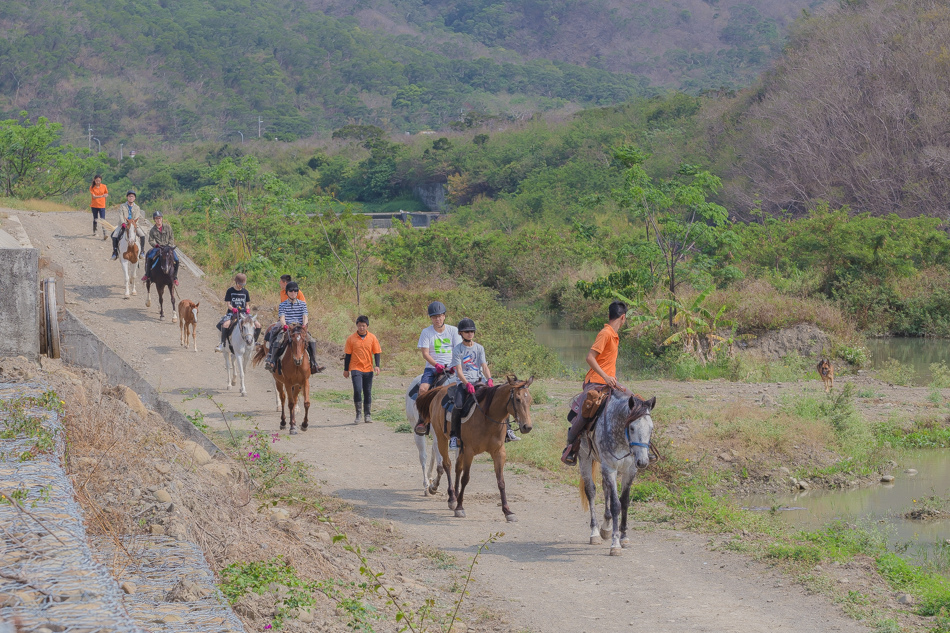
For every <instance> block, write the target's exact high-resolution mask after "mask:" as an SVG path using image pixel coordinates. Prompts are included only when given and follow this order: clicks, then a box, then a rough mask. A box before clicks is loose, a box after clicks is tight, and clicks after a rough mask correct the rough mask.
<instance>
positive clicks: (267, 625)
mask: <svg viewBox="0 0 950 633" xmlns="http://www.w3.org/2000/svg"><path fill="white" fill-rule="evenodd" d="M272 628H274V627H273V626H271V625H270V624H265V625H264V630H265V631H266V630H268V629H272Z"/></svg>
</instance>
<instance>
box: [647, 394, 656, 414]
mask: <svg viewBox="0 0 950 633" xmlns="http://www.w3.org/2000/svg"><path fill="white" fill-rule="evenodd" d="M647 406H648V407H650V411H653V409H655V408H656V396H653V397H652V398H650V399H649V400H647Z"/></svg>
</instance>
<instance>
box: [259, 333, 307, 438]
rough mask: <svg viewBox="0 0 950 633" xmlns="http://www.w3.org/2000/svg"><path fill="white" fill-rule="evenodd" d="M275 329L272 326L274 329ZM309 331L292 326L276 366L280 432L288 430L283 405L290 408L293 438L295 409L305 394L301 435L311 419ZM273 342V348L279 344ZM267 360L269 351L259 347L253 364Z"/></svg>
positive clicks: (295, 427) (295, 417)
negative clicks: (285, 346) (278, 370)
mask: <svg viewBox="0 0 950 633" xmlns="http://www.w3.org/2000/svg"><path fill="white" fill-rule="evenodd" d="M272 327H273V326H272ZM308 338H309V336H308V334H307V328H305V327H304V326H302V325H291V326H290V329H289V330H287V349H286V350H284V353H283V355H282V356H281V357H280V359H278V361H277V366H278V367H279V368H280V372H276V371H275V372H274V385H275V387H276V390H277V395H278V396H279V397H280V428H281V430H283V429H285V428H287V416H286V414H285V412H284V405H285V404H287V405H288V406H289V407H290V434H291V435H296V434H297V414H296V412H295V411H294V409H295V408H296V407H297V398H299V397H300V395H301V393H302V394H303V423H302V424H301V425H300V430H301V431H306V430H307V427H308V426H309V421H308V418H309V416H310V356H309V355H308V354H307V340H308ZM271 340H272V343H271V344H272V345H273V344H276V343H275V342H273V338H272V339H271ZM265 356H267V349H266V348H265V347H264V346H263V345H258V346H257V351H256V352H254V359H253V361H252V362H253V363H254V366H255V367H256V366H257V365H260V364H261V362H262V361H263V360H264V357H265Z"/></svg>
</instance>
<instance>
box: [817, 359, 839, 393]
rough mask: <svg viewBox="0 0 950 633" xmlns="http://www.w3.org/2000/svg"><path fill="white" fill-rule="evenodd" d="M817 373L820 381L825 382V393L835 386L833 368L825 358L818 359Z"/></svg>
mask: <svg viewBox="0 0 950 633" xmlns="http://www.w3.org/2000/svg"><path fill="white" fill-rule="evenodd" d="M818 375H819V376H821V381H822V382H823V383H825V393H828V392H829V391H831V390H832V389H834V388H835V368H834V366H833V365H832V364H831V361H829V360H828V359H827V358H822V359H821V360H820V361H818Z"/></svg>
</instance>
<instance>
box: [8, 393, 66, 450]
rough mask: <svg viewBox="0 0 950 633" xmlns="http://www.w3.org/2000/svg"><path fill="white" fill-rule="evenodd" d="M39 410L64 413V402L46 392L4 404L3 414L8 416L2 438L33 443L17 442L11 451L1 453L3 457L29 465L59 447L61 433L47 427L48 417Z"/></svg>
mask: <svg viewBox="0 0 950 633" xmlns="http://www.w3.org/2000/svg"><path fill="white" fill-rule="evenodd" d="M37 408H42V409H45V410H47V411H54V412H61V411H62V410H63V401H62V400H60V399H59V396H58V395H57V394H56V392H54V391H46V392H44V393H43V394H42V395H41V396H38V397H33V396H28V397H22V398H13V399H11V400H5V401H3V402H0V412H3V413H5V414H6V416H5V417H6V419H5V420H4V424H3V428H2V429H0V439H2V440H13V439H17V440H23V439H29V440H30V442H28V443H20V442H17V443H16V444H15V445H14V446H15V448H14V449H13V450H12V451H11V452H9V453H5V452H0V457H3V458H6V459H13V460H17V461H21V462H26V461H30V460H32V459H33V458H34V457H36V456H37V455H40V454H42V453H49V452H50V451H52V450H53V449H54V448H55V446H56V434H57V432H55V431H51V430H50V429H49V428H47V427H46V426H45V425H44V424H43V423H44V422H45V416H43V415H42V414H41V413H39V412H37V411H36V409H37ZM24 444H26V445H24Z"/></svg>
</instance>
